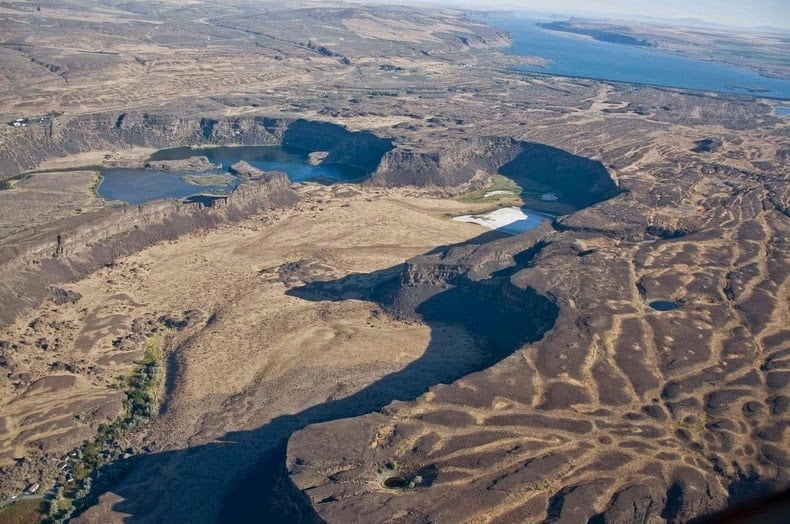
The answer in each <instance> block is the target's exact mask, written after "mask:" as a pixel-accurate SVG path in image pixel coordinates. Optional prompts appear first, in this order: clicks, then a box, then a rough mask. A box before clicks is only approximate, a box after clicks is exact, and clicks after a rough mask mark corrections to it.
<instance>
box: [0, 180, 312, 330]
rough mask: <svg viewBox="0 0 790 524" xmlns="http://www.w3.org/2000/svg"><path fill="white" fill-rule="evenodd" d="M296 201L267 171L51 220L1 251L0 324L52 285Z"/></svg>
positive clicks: (286, 182) (286, 184) (40, 297)
mask: <svg viewBox="0 0 790 524" xmlns="http://www.w3.org/2000/svg"><path fill="white" fill-rule="evenodd" d="M297 200H298V196H297V194H296V192H295V191H294V190H293V189H292V188H291V184H290V181H289V180H288V177H287V176H286V175H285V174H284V173H278V172H272V173H266V174H265V176H263V177H261V178H260V179H259V180H255V181H251V182H247V183H244V184H241V185H240V186H238V187H237V188H236V189H235V190H234V191H233V192H232V193H231V194H230V195H229V196H228V197H226V198H206V199H196V200H195V201H193V202H177V201H172V200H165V201H158V202H151V203H148V204H144V205H141V206H123V207H120V208H115V209H108V210H102V211H98V212H96V213H90V214H85V215H79V216H75V217H72V218H70V219H66V220H63V221H61V222H56V223H51V224H48V225H47V226H45V227H43V228H40V229H38V230H36V231H35V232H32V233H30V234H29V235H28V236H27V237H26V238H20V239H17V240H16V241H15V242H14V244H13V245H11V246H8V247H4V248H3V249H2V250H1V251H0V268H2V271H3V274H4V278H3V282H2V284H0V325H6V324H8V323H10V322H12V321H13V320H14V318H15V317H16V315H17V314H18V313H19V312H20V311H22V310H23V309H25V308H26V307H31V306H34V305H36V304H38V303H40V301H41V300H43V298H44V297H46V296H47V295H48V294H49V289H50V286H53V285H55V284H58V283H63V282H68V281H73V280H76V279H78V278H81V277H84V276H86V275H88V274H90V273H91V272H92V271H94V270H96V269H98V268H99V267H101V266H102V265H104V264H110V263H112V262H113V260H115V259H116V258H118V257H121V256H124V255H128V254H130V253H133V252H135V251H138V250H140V249H143V248H145V247H147V246H149V245H151V244H154V243H156V242H159V241H162V240H171V239H175V238H177V237H179V236H181V235H184V234H187V233H191V232H193V231H196V230H199V229H207V228H210V227H213V226H216V225H217V224H219V223H222V222H229V221H237V220H241V219H243V218H245V217H247V216H250V215H251V214H254V213H257V212H261V211H265V210H268V209H274V208H277V207H283V206H288V205H291V204H293V203H295V202H296V201H297Z"/></svg>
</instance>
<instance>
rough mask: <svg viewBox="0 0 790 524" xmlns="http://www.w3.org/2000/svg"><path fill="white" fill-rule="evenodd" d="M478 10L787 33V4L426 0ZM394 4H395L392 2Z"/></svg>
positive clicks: (784, 0) (758, 0) (762, 0)
mask: <svg viewBox="0 0 790 524" xmlns="http://www.w3.org/2000/svg"><path fill="white" fill-rule="evenodd" d="M427 1H432V2H435V3H442V4H448V5H453V4H454V5H463V6H480V7H492V8H493V7H509V8H521V9H525V10H526V9H540V10H548V11H554V12H559V13H563V12H568V13H580V14H581V13H587V14H624V15H639V16H651V17H658V18H698V19H701V20H705V21H707V22H714V23H717V24H725V25H731V26H747V27H753V26H771V27H778V28H782V29H790V0H658V1H649V0H599V1H589V0H521V1H517V0H427ZM393 2H394V3H397V0H393Z"/></svg>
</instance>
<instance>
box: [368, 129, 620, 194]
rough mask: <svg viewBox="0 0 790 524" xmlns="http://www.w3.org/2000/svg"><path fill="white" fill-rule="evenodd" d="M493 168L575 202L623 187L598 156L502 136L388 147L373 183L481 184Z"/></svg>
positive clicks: (451, 187) (452, 186)
mask: <svg viewBox="0 0 790 524" xmlns="http://www.w3.org/2000/svg"><path fill="white" fill-rule="evenodd" d="M494 173H500V174H502V175H504V176H506V177H508V178H510V179H512V180H514V181H515V182H517V183H519V184H520V185H529V184H540V185H541V186H544V187H546V188H547V189H549V190H551V191H556V192H557V193H559V194H561V195H562V197H563V198H562V199H563V201H564V202H566V203H569V204H571V205H573V206H574V207H577V208H584V207H587V206H590V205H592V204H595V203H598V202H601V201H603V200H607V199H609V198H612V197H614V196H615V195H617V194H618V193H619V189H618V187H617V184H615V182H614V181H613V180H612V178H611V176H610V175H609V172H608V171H607V170H606V168H605V167H604V166H603V165H602V164H601V163H600V162H597V161H594V160H590V159H588V158H584V157H580V156H577V155H573V154H571V153H568V152H567V151H563V150H561V149H558V148H555V147H551V146H547V145H543V144H538V143H534V142H518V141H516V140H513V139H510V138H502V137H487V138H473V139H469V140H464V141H459V142H456V143H454V144H448V145H446V147H444V148H442V149H441V150H440V151H439V152H418V151H410V150H405V149H396V150H394V151H390V152H388V153H386V154H385V155H384V156H383V158H382V160H381V164H380V165H379V168H378V169H377V170H376V172H375V173H374V174H373V175H372V177H371V179H370V183H371V184H374V185H381V186H405V185H416V186H438V187H443V188H447V189H449V190H451V191H452V190H462V189H467V188H469V187H474V186H476V185H477V186H480V185H482V184H483V183H485V181H486V180H487V177H488V176H490V175H492V174H494ZM481 175H482V176H481Z"/></svg>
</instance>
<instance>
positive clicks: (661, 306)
mask: <svg viewBox="0 0 790 524" xmlns="http://www.w3.org/2000/svg"><path fill="white" fill-rule="evenodd" d="M648 306H650V307H651V308H653V309H655V310H656V311H673V310H675V309H677V308H679V307H680V304H678V303H677V302H671V301H669V300H654V301H652V302H650V303H649V304H648Z"/></svg>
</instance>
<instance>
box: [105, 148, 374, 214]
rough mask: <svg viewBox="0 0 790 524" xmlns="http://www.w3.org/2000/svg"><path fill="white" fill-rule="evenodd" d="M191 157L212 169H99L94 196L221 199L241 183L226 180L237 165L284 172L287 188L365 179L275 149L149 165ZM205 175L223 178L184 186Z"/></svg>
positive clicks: (167, 154) (218, 152)
mask: <svg viewBox="0 0 790 524" xmlns="http://www.w3.org/2000/svg"><path fill="white" fill-rule="evenodd" d="M196 156H205V157H207V158H208V159H209V161H210V162H211V163H212V164H214V165H215V166H217V167H215V168H213V169H209V170H206V171H200V172H195V171H175V172H171V171H167V172H165V171H158V170H155V169H143V168H139V169H129V168H108V169H102V170H101V174H102V182H101V184H100V185H99V187H98V189H97V193H98V194H99V196H101V197H103V198H106V199H108V200H121V201H124V202H127V203H129V204H144V203H146V202H150V201H152V200H160V199H163V198H177V199H181V198H187V197H191V196H194V195H224V194H227V193H229V192H230V191H231V190H232V189H233V188H235V187H236V186H237V185H238V184H239V183H240V182H241V181H240V180H239V179H238V178H237V177H235V176H233V175H231V174H230V166H231V165H233V164H234V163H236V162H238V161H240V160H244V161H246V162H248V163H249V164H251V165H252V166H254V167H257V168H258V169H260V170H262V171H283V172H285V173H286V174H287V175H288V178H290V180H291V182H305V181H311V180H312V181H318V182H322V183H332V182H340V181H352V180H357V179H359V178H362V177H364V176H365V175H366V174H367V173H365V171H364V170H362V169H359V168H356V167H352V166H346V165H339V164H322V165H311V164H310V163H309V162H308V151H304V150H297V149H287V150H286V149H284V148H282V147H279V146H238V147H205V148H191V147H177V148H173V149H163V150H161V151H157V152H156V153H154V154H153V155H151V157H150V158H149V159H148V161H149V162H156V161H162V160H186V159H188V158H191V157H196ZM209 175H222V176H223V177H224V178H225V181H224V183H222V184H215V185H196V184H194V183H188V182H187V180H190V178H193V177H195V178H199V177H200V176H209Z"/></svg>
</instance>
